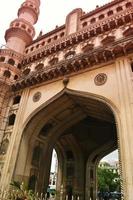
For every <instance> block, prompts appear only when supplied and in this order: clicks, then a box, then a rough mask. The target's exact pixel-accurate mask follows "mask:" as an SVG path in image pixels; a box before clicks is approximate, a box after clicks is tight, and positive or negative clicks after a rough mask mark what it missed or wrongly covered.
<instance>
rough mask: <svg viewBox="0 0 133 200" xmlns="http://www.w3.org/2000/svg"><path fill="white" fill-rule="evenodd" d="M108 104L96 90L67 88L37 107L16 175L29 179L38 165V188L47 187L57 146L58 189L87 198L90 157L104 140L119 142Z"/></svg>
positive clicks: (113, 144) (112, 145) (115, 144)
mask: <svg viewBox="0 0 133 200" xmlns="http://www.w3.org/2000/svg"><path fill="white" fill-rule="evenodd" d="M109 105H110V104H109V102H108V101H105V100H104V98H101V97H97V96H95V95H94V94H87V93H82V92H76V91H72V90H69V89H64V90H63V91H61V92H60V93H59V94H57V95H56V96H55V97H54V98H52V99H50V100H49V101H48V102H46V103H45V104H44V105H43V106H42V107H40V108H38V109H37V110H36V112H35V113H33V115H32V117H31V118H30V120H29V121H28V123H27V124H26V126H25V128H24V131H23V136H22V140H21V145H20V150H19V154H18V159H17V162H16V169H15V171H14V179H16V180H20V181H22V180H24V181H25V182H27V183H28V181H29V178H30V173H31V171H33V169H36V171H35V173H34V174H33V175H34V176H35V175H36V177H37V178H36V179H37V180H38V182H37V190H38V191H44V190H45V191H46V188H47V185H48V177H49V170H50V163H51V157H52V156H51V155H52V150H53V148H57V149H58V151H59V154H60V155H61V156H60V166H61V169H60V185H58V190H60V189H61V187H62V186H63V197H64V198H65V196H66V195H69V198H70V196H71V195H75V196H80V199H85V196H86V195H85V193H86V191H85V188H86V166H87V161H88V159H89V157H91V156H92V154H93V153H94V152H95V151H96V150H97V149H100V148H101V147H103V145H105V144H108V143H110V145H111V147H116V146H117V134H116V132H117V131H116V124H115V117H114V114H113V112H112V110H111V106H109ZM37 144H39V145H40V147H41V149H42V157H41V160H40V164H39V166H38V168H37V167H36V168H35V166H33V165H32V157H33V152H34V148H35V146H36V145H37ZM105 146H107V145H105ZM108 148H110V146H109V147H108ZM108 148H107V147H106V148H105V149H104V151H105V150H107V149H108ZM22 158H23V159H22ZM93 159H94V158H93ZM61 163H62V164H61ZM20 166H21V167H20ZM90 179H91V177H90ZM68 188H71V193H72V194H71V195H70V194H68V193H69V192H68ZM86 199H87V198H86Z"/></svg>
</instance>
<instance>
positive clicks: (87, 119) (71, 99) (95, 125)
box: [40, 93, 117, 158]
mask: <svg viewBox="0 0 133 200" xmlns="http://www.w3.org/2000/svg"><path fill="white" fill-rule="evenodd" d="M50 106H51V107H50V110H51V112H50V113H49V115H50V119H49V120H48V122H47V124H45V125H44V127H43V129H42V130H41V132H40V137H41V138H43V137H47V136H48V135H49V133H50V132H51V131H52V132H53V133H54V130H56V131H55V132H56V133H57V132H58V131H59V132H60V136H59V138H58V141H57V142H58V143H60V144H61V146H62V147H63V148H64V151H67V150H69V149H71V147H72V145H73V144H72V143H71V141H70V140H69V136H70V135H71V136H72V137H73V138H74V140H75V142H76V143H77V145H78V146H79V148H80V150H81V152H82V153H83V154H84V156H85V157H86V158H87V157H88V154H91V153H92V152H93V151H95V150H96V149H99V148H101V147H102V146H103V145H105V144H107V143H110V144H111V145H112V147H114V146H116V145H117V134H116V128H115V120H114V116H113V113H112V112H111V110H110V108H109V107H108V106H107V105H106V104H104V103H102V102H101V101H98V100H96V99H90V98H85V97H82V96H76V95H73V94H67V93H64V94H63V95H62V96H61V97H59V98H58V99H57V100H55V101H54V103H51V105H50ZM52 110H53V112H52ZM65 126H66V127H65ZM68 141H69V142H68Z"/></svg>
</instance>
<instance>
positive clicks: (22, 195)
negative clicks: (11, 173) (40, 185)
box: [9, 181, 36, 200]
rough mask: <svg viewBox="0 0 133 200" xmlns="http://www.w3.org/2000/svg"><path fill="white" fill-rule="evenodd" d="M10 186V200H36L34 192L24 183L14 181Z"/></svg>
mask: <svg viewBox="0 0 133 200" xmlns="http://www.w3.org/2000/svg"><path fill="white" fill-rule="evenodd" d="M10 186H11V187H10V192H9V199H14V200H25V199H26V200H35V198H36V195H35V194H34V193H33V191H32V190H28V188H27V187H26V186H25V185H24V183H19V182H16V181H13V182H11V184H10Z"/></svg>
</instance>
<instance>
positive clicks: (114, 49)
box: [12, 36, 133, 91]
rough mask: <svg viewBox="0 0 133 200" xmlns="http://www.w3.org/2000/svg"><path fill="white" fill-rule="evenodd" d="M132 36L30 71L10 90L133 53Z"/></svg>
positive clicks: (72, 72) (69, 73)
mask: <svg viewBox="0 0 133 200" xmlns="http://www.w3.org/2000/svg"><path fill="white" fill-rule="evenodd" d="M132 41H133V36H132V37H130V40H129V38H128V40H127V41H126V40H120V41H119V42H114V43H113V44H112V45H111V46H109V47H108V46H103V47H99V48H97V49H94V50H92V51H90V52H88V53H82V54H79V55H76V56H74V57H73V58H71V59H69V60H64V61H61V62H59V63H58V64H56V65H54V66H49V67H47V68H44V69H43V70H40V71H35V72H32V73H30V74H29V75H28V76H27V77H26V76H24V77H22V78H21V79H20V80H18V81H17V82H16V83H15V84H13V85H12V90H13V91H16V90H20V89H24V88H26V87H29V86H33V85H36V84H40V83H42V82H46V81H50V80H54V79H57V78H59V77H60V78H61V77H64V76H66V75H72V74H74V73H79V72H81V71H84V70H86V69H88V70H89V69H92V67H93V68H94V67H98V66H101V64H104V63H109V62H112V61H115V59H116V58H119V57H121V56H126V55H128V54H130V53H133V42H132Z"/></svg>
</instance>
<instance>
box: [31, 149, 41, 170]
mask: <svg viewBox="0 0 133 200" xmlns="http://www.w3.org/2000/svg"><path fill="white" fill-rule="evenodd" d="M41 152H42V150H41V147H40V146H36V147H35V148H34V150H33V156H32V165H34V166H37V167H38V166H39V162H40V158H41Z"/></svg>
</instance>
